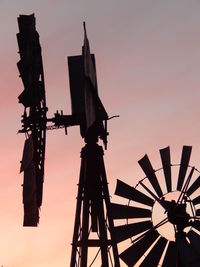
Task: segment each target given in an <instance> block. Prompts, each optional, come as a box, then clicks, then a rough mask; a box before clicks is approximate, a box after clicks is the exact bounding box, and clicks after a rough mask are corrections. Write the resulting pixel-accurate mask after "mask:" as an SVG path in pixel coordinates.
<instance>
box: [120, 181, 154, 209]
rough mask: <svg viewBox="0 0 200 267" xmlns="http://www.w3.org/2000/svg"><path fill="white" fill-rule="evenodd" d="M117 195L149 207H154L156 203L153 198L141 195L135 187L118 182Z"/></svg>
mask: <svg viewBox="0 0 200 267" xmlns="http://www.w3.org/2000/svg"><path fill="white" fill-rule="evenodd" d="M115 194H116V195H118V196H120V197H124V198H127V199H130V200H134V201H137V202H139V203H142V204H145V205H148V206H151V207H152V206H153V204H154V201H153V199H152V198H150V197H148V196H146V195H145V194H143V193H141V192H140V191H138V190H137V189H135V188H134V187H131V186H130V185H128V184H126V183H124V182H122V181H120V180H117V186H116V190H115Z"/></svg>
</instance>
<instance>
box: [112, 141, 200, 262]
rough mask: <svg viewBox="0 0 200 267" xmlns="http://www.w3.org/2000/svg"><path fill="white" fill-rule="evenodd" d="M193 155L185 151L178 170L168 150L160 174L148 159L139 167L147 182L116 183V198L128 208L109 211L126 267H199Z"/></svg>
mask: <svg viewBox="0 0 200 267" xmlns="http://www.w3.org/2000/svg"><path fill="white" fill-rule="evenodd" d="M191 152H192V147H191V146H183V149H182V156H181V161H180V164H173V165H172V163H171V155H170V148H169V147H166V148H164V149H161V150H160V157H161V162H162V167H161V168H160V169H158V170H154V168H153V167H152V164H151V162H150V160H149V158H148V156H147V155H145V156H144V157H143V158H142V159H140V160H139V161H138V163H139V165H140V166H141V168H142V170H143V171H144V173H145V175H146V176H145V178H143V179H141V180H140V181H139V182H138V184H137V185H136V187H132V186H130V185H128V184H126V183H125V182H123V181H121V180H117V185H116V190H115V194H116V195H118V196H120V197H122V198H124V199H127V200H128V205H122V204H117V203H112V204H111V211H112V215H113V219H114V220H115V235H116V241H117V242H118V246H119V248H120V247H121V248H123V249H122V250H121V251H122V252H121V254H120V255H119V257H120V258H121V259H122V261H124V262H125V263H126V264H127V266H129V267H132V266H141V267H145V266H152V267H157V266H163V267H169V266H172V267H173V266H174V267H189V266H193V267H197V266H200V256H199V252H200V248H199V242H200V217H199V216H200V210H199V208H198V205H199V204H200V197H199V191H198V189H199V187H200V175H199V171H198V170H197V169H196V168H195V167H193V166H190V165H189V161H190V157H191ZM176 177H177V178H176ZM124 219H126V223H125V224H124ZM128 239H130V240H131V245H127V244H128V242H127V240H128ZM124 247H126V249H124ZM119 250H120V249H119Z"/></svg>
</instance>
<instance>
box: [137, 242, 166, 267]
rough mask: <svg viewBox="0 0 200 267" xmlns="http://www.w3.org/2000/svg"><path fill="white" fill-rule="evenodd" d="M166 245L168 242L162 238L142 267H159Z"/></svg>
mask: <svg viewBox="0 0 200 267" xmlns="http://www.w3.org/2000/svg"><path fill="white" fill-rule="evenodd" d="M166 244H167V240H166V239H165V238H164V237H161V238H160V239H159V240H158V241H157V242H156V244H155V245H154V246H153V248H152V249H151V251H150V252H149V254H148V255H147V256H146V257H145V259H144V260H143V262H142V263H141V264H140V267H149V266H158V263H159V261H160V259H161V256H162V253H163V251H164V249H165V246H166ZM170 267H171V266H170Z"/></svg>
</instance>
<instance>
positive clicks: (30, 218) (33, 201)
mask: <svg viewBox="0 0 200 267" xmlns="http://www.w3.org/2000/svg"><path fill="white" fill-rule="evenodd" d="M23 204H24V223H23V226H37V224H38V222H39V210H38V205H37V184H36V173H35V166H34V164H33V163H30V164H29V167H27V168H26V169H25V170H24V183H23Z"/></svg>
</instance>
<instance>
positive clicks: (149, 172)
mask: <svg viewBox="0 0 200 267" xmlns="http://www.w3.org/2000/svg"><path fill="white" fill-rule="evenodd" d="M138 163H139V164H140V166H141V168H142V169H143V171H144V173H145V174H146V176H147V178H148V179H149V181H150V183H151V185H152V186H153V188H154V190H155V191H156V193H157V194H158V196H159V197H161V196H162V195H163V193H162V190H161V188H160V185H159V183H158V180H157V177H156V175H155V172H154V170H153V167H152V165H151V162H150V160H149V158H148V156H147V155H145V156H144V157H143V158H142V159H140V160H139V161H138Z"/></svg>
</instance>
